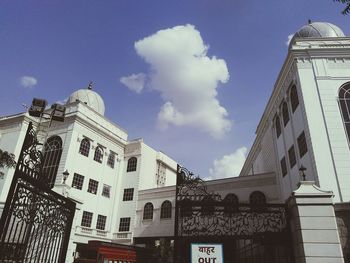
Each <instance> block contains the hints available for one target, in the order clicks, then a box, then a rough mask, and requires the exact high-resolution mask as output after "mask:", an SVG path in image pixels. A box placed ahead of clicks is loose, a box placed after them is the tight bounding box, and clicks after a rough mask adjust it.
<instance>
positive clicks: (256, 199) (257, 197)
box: [249, 191, 266, 206]
mask: <svg viewBox="0 0 350 263" xmlns="http://www.w3.org/2000/svg"><path fill="white" fill-rule="evenodd" d="M249 202H250V204H251V205H257V206H261V205H265V204H266V197H265V195H264V194H263V193H262V192H260V191H254V192H253V193H251V194H250V196H249Z"/></svg>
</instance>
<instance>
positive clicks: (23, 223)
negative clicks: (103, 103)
mask: <svg viewBox="0 0 350 263" xmlns="http://www.w3.org/2000/svg"><path fill="white" fill-rule="evenodd" d="M42 146H43V145H42V144H41V143H39V142H38V140H37V136H36V132H35V130H34V128H33V125H32V123H29V126H28V130H27V133H26V136H25V139H24V142H23V146H22V150H21V153H20V156H19V159H18V162H17V166H16V170H15V173H14V176H13V180H12V183H11V186H10V189H9V192H8V196H7V199H6V203H5V206H4V210H3V213H2V215H1V219H0V261H1V262H53V263H54V262H57V263H60V262H64V261H65V256H66V252H67V247H68V242H69V236H70V231H71V226H72V221H73V217H74V213H75V203H74V202H73V201H71V200H69V199H68V198H65V197H64V196H61V195H59V194H57V193H56V192H54V191H52V190H51V185H50V178H49V177H48V176H47V174H46V172H44V173H43V169H42V163H43V154H42V152H41V150H42Z"/></svg>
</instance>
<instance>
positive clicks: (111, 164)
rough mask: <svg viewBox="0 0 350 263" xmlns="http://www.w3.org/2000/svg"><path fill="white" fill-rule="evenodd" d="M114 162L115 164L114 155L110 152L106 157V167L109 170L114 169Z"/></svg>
mask: <svg viewBox="0 0 350 263" xmlns="http://www.w3.org/2000/svg"><path fill="white" fill-rule="evenodd" d="M114 162H115V153H114V152H110V153H109V155H108V160H107V165H108V166H109V167H111V168H114Z"/></svg>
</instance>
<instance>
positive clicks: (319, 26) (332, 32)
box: [289, 21, 345, 48]
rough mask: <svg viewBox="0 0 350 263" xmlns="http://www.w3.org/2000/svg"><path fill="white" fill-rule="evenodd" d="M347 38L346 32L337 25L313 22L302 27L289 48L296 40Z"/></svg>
mask: <svg viewBox="0 0 350 263" xmlns="http://www.w3.org/2000/svg"><path fill="white" fill-rule="evenodd" d="M342 37H345V34H344V32H343V31H342V30H341V29H340V28H339V27H338V26H336V25H333V24H331V23H327V22H312V23H311V21H310V23H309V24H307V25H305V26H302V27H301V28H300V29H299V30H298V31H297V32H296V33H295V34H294V35H293V37H292V39H291V41H290V45H289V47H290V48H291V46H292V45H293V44H295V42H296V40H306V39H319V41H320V40H321V39H327V38H342Z"/></svg>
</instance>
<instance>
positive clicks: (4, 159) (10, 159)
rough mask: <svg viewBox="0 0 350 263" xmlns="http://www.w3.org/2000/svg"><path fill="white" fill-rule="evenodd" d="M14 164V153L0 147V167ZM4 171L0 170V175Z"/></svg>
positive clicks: (12, 166)
mask: <svg viewBox="0 0 350 263" xmlns="http://www.w3.org/2000/svg"><path fill="white" fill-rule="evenodd" d="M15 166H16V161H15V155H14V154H12V153H8V152H6V151H3V150H1V149H0V169H1V168H4V167H7V168H14V167H15ZM3 175H4V173H3V172H1V171H0V176H3Z"/></svg>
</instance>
